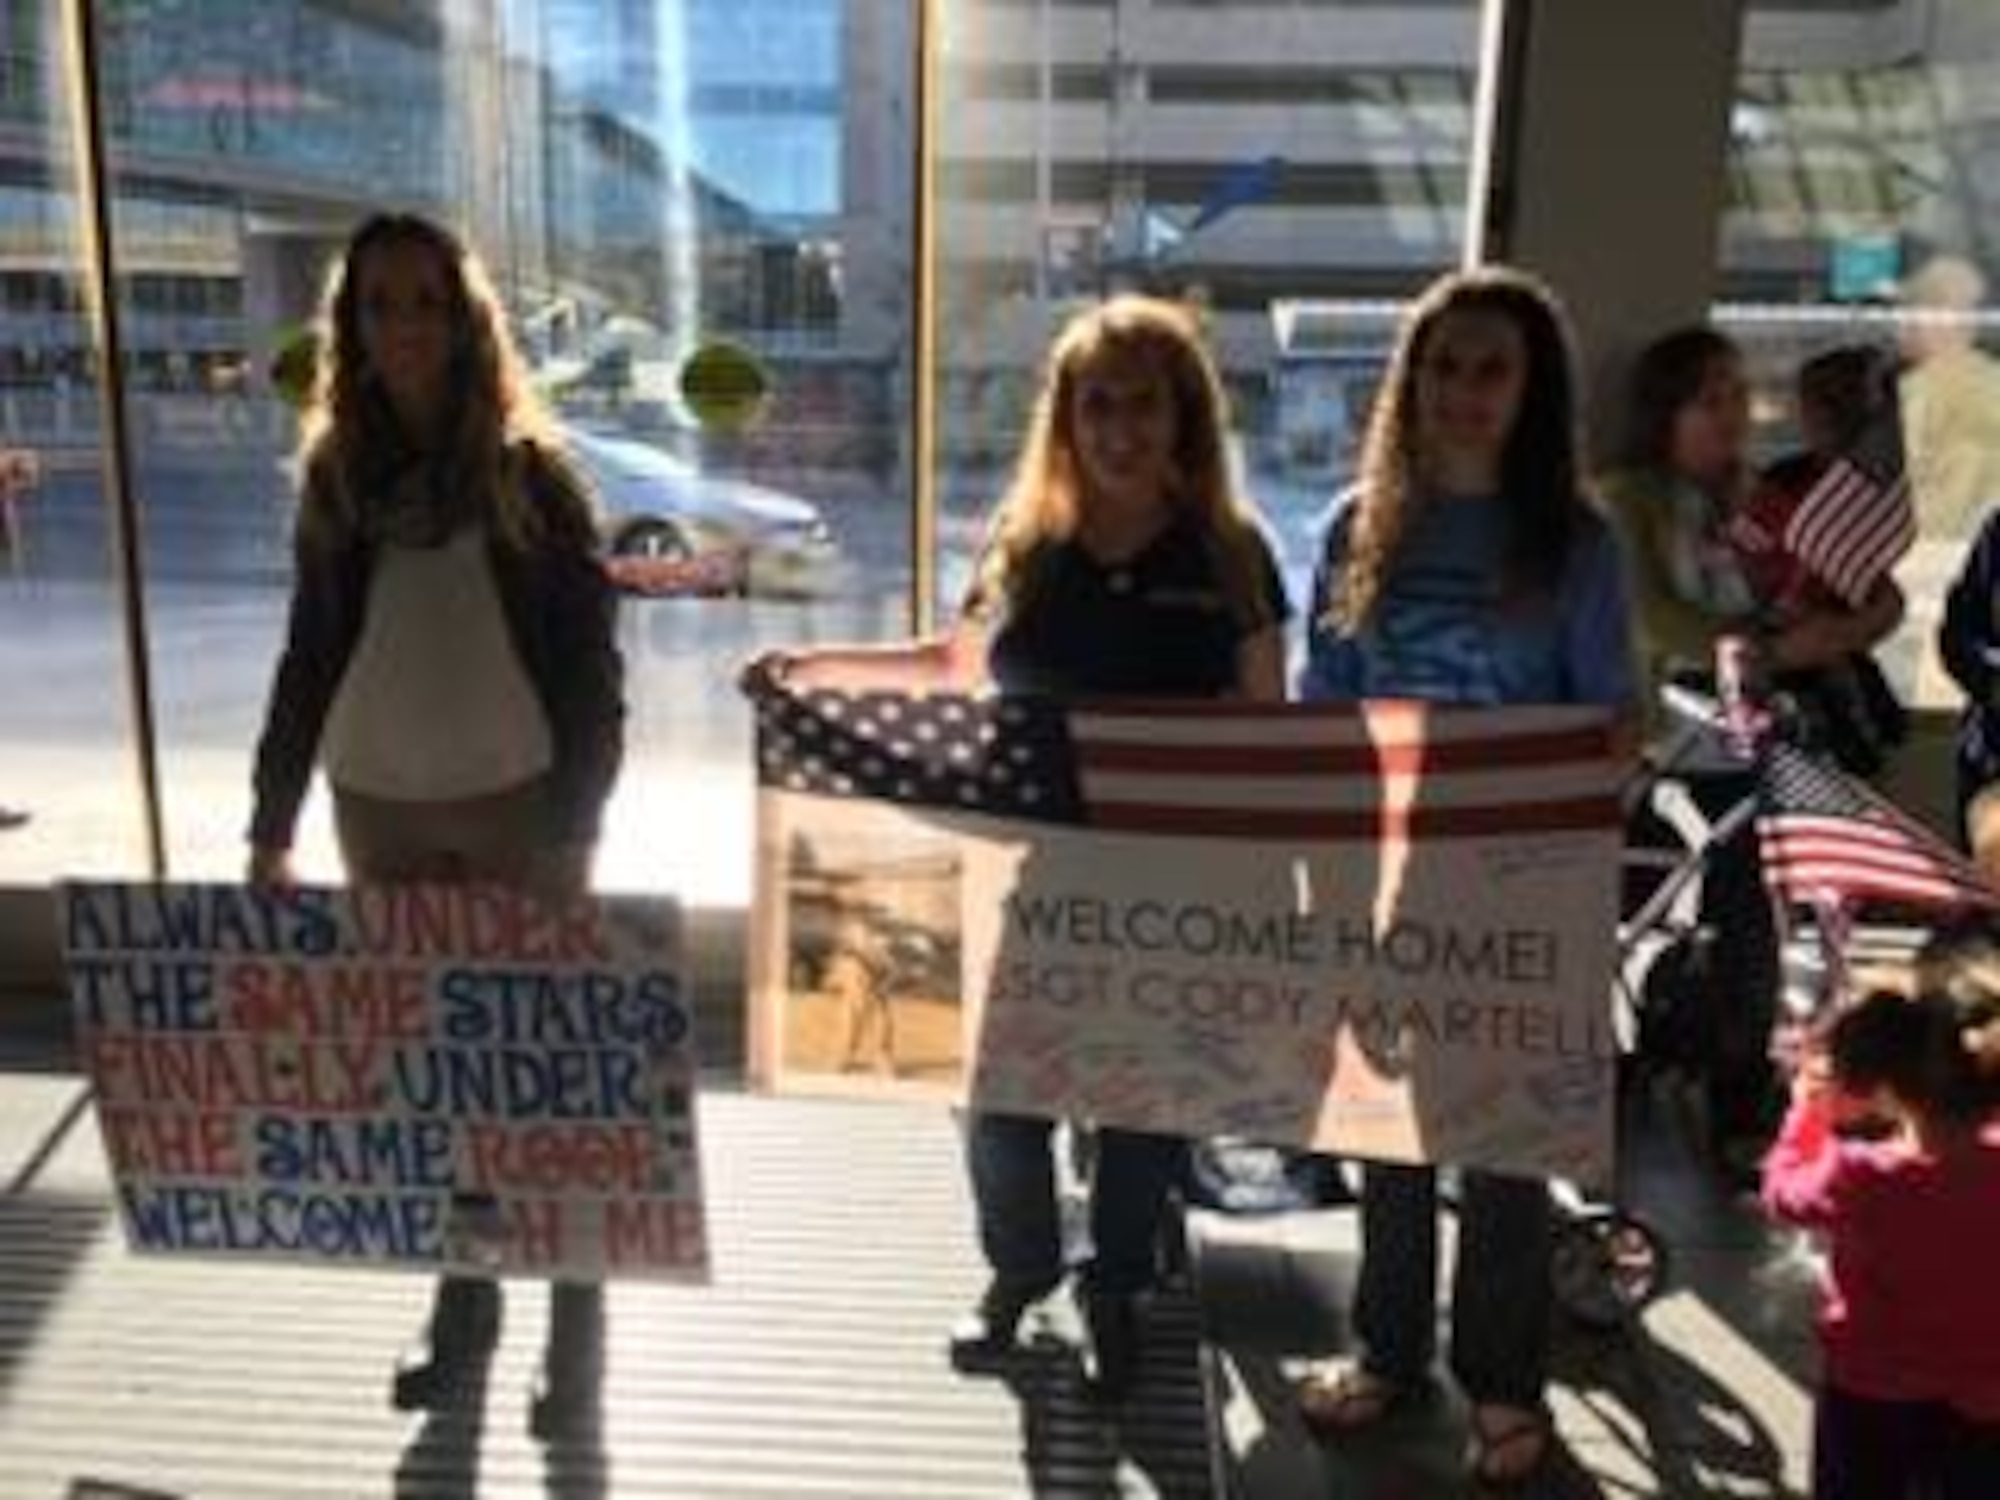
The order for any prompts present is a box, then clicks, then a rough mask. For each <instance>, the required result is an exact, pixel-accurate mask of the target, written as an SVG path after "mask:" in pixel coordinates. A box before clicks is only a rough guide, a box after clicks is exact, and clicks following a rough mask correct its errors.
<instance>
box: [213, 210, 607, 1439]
mask: <svg viewBox="0 0 2000 1500" xmlns="http://www.w3.org/2000/svg"><path fill="white" fill-rule="evenodd" d="M318 346H319V350H320V351H321V352H320V356H319V359H318V368H317V370H316V372H315V376H314V380H313V383H312V393H311V396H310V397H309V399H308V403H307V408H306V410H305V412H304V414H303V433H302V439H301V447H300V474H301V482H302V489H303V493H302V495H301V499H300V505H299V515H298V522H297V528H296V539H295V546H294V558H295V572H296V577H295V580H294V585H293V591H292V601H291V614H290V621H289V625H288V628H287V634H286V640H285V647H284V652H283V655H282V656H281V657H280V659H279V662H278V667H277V672H276V676H275V680H274V682H273V684H272V689H271V697H270V704H269V707H268V709H267V711H266V714H265V721H264V729H263V733H262V735H261V737H260V739H259V742H258V746H257V760H256V772H255V783H254V786H255V809H254V812H253V814H252V818H251V825H250V845H251V853H250V868H249V875H250V879H251V880H253V881H256V882H261V883H272V884H286V883H289V882H290V881H291V880H292V878H293V873H292V864H291V853H290V851H291V844H292V836H293V831H294V828H295V825H296V823H297V821H298V816H299V810H300V806H301V804H302V803H303V801H304V798H305V794H306V790H307V787H308V785H309V784H310V782H311V779H312V775H313V771H314V769H315V767H316V766H318V767H323V768H324V769H325V771H326V776H327V780H328V782H329V784H330V786H331V789H332V793H333V813H334V823H335V831H336V834H337V837H338V840H339V844H340V851H341V857H342V861H343V863H344V864H345V865H346V867H347V872H348V876H349V878H350V879H351V880H353V881H354V882H355V883H357V884H394V883H404V882H426V883H440V882H493V883H500V884H507V885H512V886H516V887H519V888H521V889H524V890H526V891H528V892H530V893H532V894H535V895H539V896H542V897H545V898H548V899H552V900H564V899H571V898H575V897H578V896H581V895H582V894H583V893H584V891H585V889H586V887H587V885H588V882H589V869H590V860H591V855H592V851H593V848H594V845H595V842H596V839H597V834H598V826H599V822H600V820H601V818H602V815H603V809H604V804H605V801H606V799H607V798H608V797H609V795H610V792H611V786H612V782H613V780H614V778H615V777H616V775H617V771H618V765H619V761H620V758H621V755H622V752H623V743H624V700H623V691H622V667H621V663H620V659H619V654H618V649H617V645H616V642H615V638H614V625H615V612H616V611H615V596H614V594H613V591H612V589H611V586H610V584H609V582H608V581H607V579H606V578H605V575H604V572H603V570H602V568H601V567H600V566H599V562H598V557H597V529H596V524H595V518H594V515H593V509H592V506H591V503H590V498H589V495H588V492H587V491H586V489H585V488H584V486H583V484H582V483H581V481H580V480H579V479H578V477H577V475H576V473H575V471H574V470H573V469H572V468H571V466H570V465H569V464H568V463H567V462H566V461H565V460H564V459H563V457H562V453H561V449H560V446H559V445H558V444H557V442H556V441H555V439H554V436H553V430H552V428H551V425H550V423H549V420H548V418H547V416H546V415H545V414H544V412H543V411H542V409H541V407H540V405H539V403H538V402H537V401H536V400H535V398H534V395H533V393H532V391H531V390H530V389H529V387H528V384H527V382H526V379H525V378H524V375H523V373H522V370H521V365H520V361H519V359H518V358H517V357H516V355H515V353H514V349H513V345H512V342H511V340H510V339H509V337H508V333H507V325H506V320H505V318H504V316H503V315H502V312H501V309H500V305H499V302H498V299H497V298H496V297H495V295H494V293H493V290H492V286H491V284H490V283H489V281H488V280H487V277H486V274H485V272H484V271H483V270H482V269H481V267H480V264H479V262H478V259H477V258H476V257H475V256H474V255H473V254H472V252H471V251H470V250H468V249H467V248H466V247H465V246H464V245H463V244H462V243H460V242H459V240H458V239H457V237H456V236H454V235H452V234H451V233H450V232H449V231H448V230H446V229H444V228H442V227H441V226H439V225H437V224H433V223H431V222H430V221H428V220H425V219H420V218H416V217H414V216H411V215H407V214H385V215H379V216H377V217H375V218H371V219H369V220H368V221H367V222H366V223H364V224H363V225H362V226H361V227H360V228H359V229H358V230H357V231H356V232H355V233H354V236H353V237H352V239H350V240H349V242H348V245H347V249H346V253H345V254H344V255H343V256H342V258H341V261H340V264H339V266H338V267H337V268H336V269H335V271H334V274H333V276H332V278H331V280H330V282H329V284H328V289H327V294H326V297H325V300H324V306H323V309H322V314H321V328H320V332H319V335H318ZM552 1301H553V1313H552V1316H551V1324H550V1341H549V1354H548V1359H547V1361H546V1365H545V1369H544V1373H543V1377H542V1386H541V1388H540V1390H539V1391H538V1393H537V1396H536V1399H535V1401H534V1403H533V1405H532V1407H531V1413H532V1420H533V1422H534V1425H535V1430H536V1432H537V1433H538V1434H541V1435H545V1436H546V1435H551V1434H553V1433H554V1432H557V1431H560V1430H562V1429H563V1428H564V1427H565V1426H567V1425H569V1424H572V1423H574V1422H575V1421H578V1420H580V1419H582V1418H583V1417H584V1416H585V1415H586V1410H587V1407H588V1405H589V1404H590V1403H591V1402H593V1401H594V1399H595V1381H594V1362H595V1357H596V1356H595V1349H596V1345H597V1343H598V1333H597V1324H598V1322H599V1320H600V1318H601V1311H600V1304H599V1302H598V1300H597V1289H596V1288H595V1287H586V1286H580V1285H577V1286H571V1285H559V1286H558V1287H557V1288H556V1289H555V1295H554V1298H553V1299H552ZM499 1316H500V1295H499V1288H498V1286H497V1285H496V1284H495V1283H494V1282H492V1281H488V1280H481V1279H476V1278H465V1277H447V1278H445V1279H444V1280H443V1281H441V1282H440V1283H439V1290H438V1295H437V1299H436V1304H435V1306H434V1308H433V1311H432V1315H431V1320H430V1326H429V1330H428V1335H427V1338H426V1340H425V1346H424V1348H423V1349H422V1350H420V1351H419V1353H418V1355H417V1357H416V1358H415V1359H413V1360H412V1361H409V1362H407V1363H406V1364H405V1366H404V1367H403V1368H402V1369H400V1370H399V1371H398V1373H397V1376H396V1381H395V1385H394V1389H393V1393H392V1399H393V1401H394V1403H395V1405H396V1406H398V1407H399V1408H405V1409H408V1408H420V1407H421V1408H434V1407H440V1406H445V1405H449V1404H450V1403H452V1402H453V1401H454V1400H456V1399H457V1398H458V1397H459V1396H460V1395H461V1394H463V1393H465V1392H466V1391H468V1390H470V1389H472V1388H473V1387H474V1386H475V1385H476V1375H477V1371H478V1368H479V1367H480V1366H481V1365H482V1364H483V1363H484V1361H485V1359H486V1358H487V1357H488V1356H489V1355H490V1354H491V1352H492V1349H493V1345H494V1340H495V1338H496V1336H497V1333H498V1329H499Z"/></svg>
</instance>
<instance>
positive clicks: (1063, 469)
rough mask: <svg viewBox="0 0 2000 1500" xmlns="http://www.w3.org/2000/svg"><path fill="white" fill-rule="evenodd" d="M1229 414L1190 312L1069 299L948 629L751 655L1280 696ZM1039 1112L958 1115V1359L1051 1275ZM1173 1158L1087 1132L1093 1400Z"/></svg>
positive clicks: (1105, 1381)
mask: <svg viewBox="0 0 2000 1500" xmlns="http://www.w3.org/2000/svg"><path fill="white" fill-rule="evenodd" d="M1224 421H1225V400H1224V397H1223V394H1222V388H1221V383H1220V381H1219V379H1218V378H1217V376H1216V372H1215V367H1214V365H1213V364H1212V363H1211V362H1210V359H1209V356H1208V353H1207V350H1206V349H1205V347H1204V345H1203V343H1202V338H1201V334H1200V330H1199V327H1198V325H1197V323H1196V321H1195V319H1194V317H1193V316H1192V315H1191V314H1190V313H1189V312H1188V311H1186V310H1185V309H1183V308H1180V307H1178V306H1176V305H1173V304H1170V303H1166V302H1161V301H1157V300H1154V299H1152V298H1146V297H1136V296H1127V297H1119V298H1116V299H1114V300H1112V301H1110V302H1108V303H1105V304H1103V305H1102V306H1098V307H1094V308H1092V309H1090V310H1088V311H1086V312H1083V313H1080V314H1079V315H1077V316H1076V317H1075V318H1074V319H1073V320H1072V321H1071V322H1070V323H1069V325H1068V326H1067V327H1066V328H1064V329H1063V331H1062V333H1061V335H1060V336H1059V337H1058V338H1057V340H1056V343H1055V346H1054V349H1053V350H1052V351H1051V353H1050V355H1049V359H1048V364H1047V367H1046V371H1045V374H1044V377H1043V381H1042V387H1041V394H1040V396H1039V398H1038V399H1037V401H1036V404H1035V410H1034V416H1033V419H1032V421H1031V424H1030V427H1029V430H1028V433H1027V436H1026V439H1025V441H1024V443H1023V445H1022V449H1021V454H1020V457H1019V460H1018V461H1017V464H1016V467H1015V471H1014V479H1013V483H1012V484H1011V486H1010V487H1009V488H1008V491H1007V493H1006V496H1005V498H1004V499H1003V500H1002V501H1001V504H1000V509H999V513H998V515H997V517H996V518H995V520H994V523H993V526H992V531H991V535H990V539H989V541H988V543H987V546H986V551H985V555H984V557H983V558H982V560H981V563H980V567H979V571H978V575H977V578H976V580H975V582H974V584H973V587H972V591H971V595H970V597H969V599H968V600H967V602H966V606H965V612H964V616H963V619H962V620H961V621H960V623H959V626H958V628H957V629H956V630H955V631H953V632H952V633H951V634H949V635H946V636H942V637H939V638H937V639H935V640H931V641H925V642H918V643H915V644H910V645H901V646H889V647H851V648H847V649H834V650H824V651H815V652H811V653H807V654H803V655H797V656H776V657H768V658H765V659H764V660H762V661H760V662H759V663H757V664H755V665H754V666H753V667H752V669H751V670H752V671H753V672H759V671H761V672H774V673H778V674H781V675H783V676H785V677H786V678H787V679H788V680H791V681H794V682H798V683H800V684H801V685H815V684H820V685H825V686H838V687H846V688H859V687H901V688H911V689H918V690H921V689H925V688H935V687H944V686H957V687H961V688H964V687H974V686H979V685H982V684H989V683H990V684H992V685H995V686H998V687H999V688H1001V689H1002V690H1005V691H1010V692H1022V693H1042V694H1049V695H1052V696H1057V697H1077V696H1095V697H1118V696H1124V697H1169V698H1223V697H1243V698H1255V699H1265V700H1277V699H1281V698H1282V697H1283V696H1284V639H1283V633H1284V621H1285V617H1286V615H1287V613H1288V610H1287V606H1286V603H1285V598H1284V586H1283V583H1282V582H1281V581H1280V579H1279V577H1278V572H1277V568H1276V565H1275V563H1274V562H1273V559H1272V555H1271V551H1270V547H1269V544H1268V543H1267V542H1266V541H1265V539H1264V534H1263V531H1262V529H1261V527H1260V526H1259V524H1258V522H1257V521H1256V519H1255V517H1254V514H1253V513H1252V511H1251V509H1250V508H1249V506H1248V505H1247V504H1246V503H1245V502H1244V501H1243V499H1242V498H1241V497H1240V496H1239V495H1238V494H1237V491H1236V488H1235V485H1234V483H1233V481H1232V479H1231V477H1230V472H1229V461H1228V452H1227V448H1226V437H1225V427H1224ZM1053 1124H1054V1122H1053V1121H1050V1120H1047V1119H1040V1118H1030V1117H1027V1116H1020V1115H1000V1114H988V1113H974V1114H973V1115H972V1116H971V1118H970V1120H969V1122H968V1125H967V1131H966V1157H967V1163H968V1165H969V1167H970V1169H971V1176H972V1189H973V1197H974V1200H975V1202H976V1204H977V1209H978V1227H979V1242H980V1247H981V1249H982V1250H983V1251H984V1252H985V1256H986V1262H987V1265H988V1267H989V1268H990V1270H991V1277H990V1279H989V1280H988V1282H987V1285H986V1289H985V1291H984V1293H983V1294H982V1295H981V1296H980V1298H979V1301H978V1304H977V1306H976V1307H975V1308H974V1309H973V1311H972V1312H971V1313H970V1314H969V1315H968V1316H967V1317H966V1318H965V1319H964V1320H962V1321H961V1323H960V1324H959V1326H958V1327H957V1328H956V1329H954V1331H953V1336H952V1354H953V1357H954V1359H955V1360H956V1361H958V1362H960V1363H961V1364H965V1363H969V1362H974V1361H980V1360H983V1359H986V1358H990V1357H992V1356H995V1355H998V1354H1001V1353H1004V1352H1005V1351H1006V1350H1007V1349H1008V1348H1009V1347H1011V1346H1012V1344H1013V1342H1014V1338H1015V1332H1016V1329H1017V1327H1018V1325H1019V1323H1020V1321H1021V1319H1022V1317H1023V1316H1024V1315H1025V1314H1026V1312H1027V1311H1028V1309H1029V1308H1030V1307H1032V1306H1033V1305H1034V1304H1035V1303H1037V1302H1039V1301H1040V1300H1041V1299H1042V1298H1044V1297H1045V1296H1047V1295H1048V1294H1049V1293H1050V1292H1052V1291H1054V1290H1055V1288H1056V1287H1057V1286H1058V1285H1060V1284H1061V1282H1062V1280H1063V1276H1064V1272H1065V1267H1064V1264H1063V1248H1062V1236H1061V1225H1060V1222H1059V1217H1058V1212H1057V1204H1056V1189H1055V1174H1054V1164H1053V1160H1052V1157H1051V1152H1050V1133H1051V1130H1052V1128H1053ZM1185 1160H1186V1148H1185V1145H1184V1143H1182V1142H1180V1141H1178V1140H1171V1139H1168V1138H1166V1137H1162V1136H1154V1135H1146V1134H1141V1133H1139V1132H1135V1131H1125V1130H1113V1129H1105V1130H1101V1131H1099V1132H1098V1156H1097V1168H1096V1174H1095V1179H1094V1183H1093V1192H1092V1204H1091V1242H1092V1246H1093V1256H1092V1259H1091V1261H1090V1263H1089V1265H1088V1266H1086V1267H1085V1268H1084V1270H1083V1275H1082V1280H1083V1286H1084V1296H1083V1305H1084V1311H1085V1314H1086V1322H1087V1324H1088V1326H1089V1329H1090V1333H1091V1354H1092V1360H1093V1369H1092V1372H1091V1373H1092V1385H1093V1389H1094V1390H1095V1391H1096V1392H1097V1393H1098V1394H1099V1395H1100V1396H1102V1397H1104V1398H1106V1399H1116V1398H1118V1397H1120V1396H1122V1395H1123V1394H1124V1393H1125V1391H1126V1389H1127V1388H1128V1387H1129V1385H1130V1384H1131V1382H1132V1380H1133V1378H1134V1376H1135V1374H1136V1370H1137V1357H1138V1345H1139V1336H1140V1335H1139V1330H1140V1325H1139V1319H1138V1313H1137V1299H1138V1298H1139V1296H1140V1295H1141V1294H1142V1293H1143V1292H1145V1291H1146V1290H1147V1289H1148V1288H1149V1287H1150V1285H1151V1283H1152V1280H1153V1275H1154V1260H1155V1252H1156V1248H1157V1244H1158V1240H1159V1234H1160V1230H1161V1226H1162V1223H1163V1220H1164V1216H1165V1210H1166V1203H1167V1196H1168V1192H1169V1190H1170V1188H1171V1187H1172V1185H1173V1184H1174V1183H1175V1182H1176V1181H1177V1180H1179V1178H1180V1177H1181V1176H1182V1174H1183V1172H1184V1168H1185Z"/></svg>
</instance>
